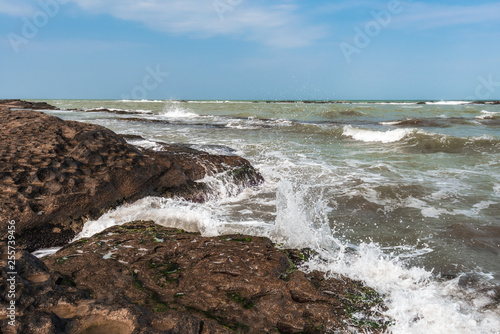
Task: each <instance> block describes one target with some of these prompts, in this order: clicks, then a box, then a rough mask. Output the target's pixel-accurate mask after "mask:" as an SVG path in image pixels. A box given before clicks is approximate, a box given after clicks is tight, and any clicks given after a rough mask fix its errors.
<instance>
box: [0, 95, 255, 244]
mask: <svg viewBox="0 0 500 334" xmlns="http://www.w3.org/2000/svg"><path fill="white" fill-rule="evenodd" d="M18 104H19V103H18V102H9V103H7V104H6V105H3V106H2V105H0V152H1V156H0V187H1V189H2V191H1V192H0V203H1V204H0V222H1V223H0V235H2V236H5V235H6V234H5V231H6V225H7V223H6V222H7V221H9V220H15V221H16V233H17V242H18V246H23V247H26V248H27V249H28V250H34V249H38V248H44V247H50V246H55V245H62V244H64V243H65V242H67V241H69V240H70V239H71V238H73V236H74V235H75V234H76V233H77V232H79V231H80V230H81V227H82V225H83V222H84V221H85V220H86V219H87V218H97V217H98V216H100V215H101V214H102V213H104V212H105V211H106V210H108V209H111V208H113V207H116V206H117V205H119V204H121V203H123V202H125V201H132V200H136V199H139V198H141V197H144V196H148V195H161V196H167V197H174V196H179V197H184V198H186V199H190V200H194V201H203V200H204V199H205V198H206V196H207V192H208V191H209V189H208V188H207V187H206V186H205V185H204V184H203V183H197V182H195V181H196V180H199V179H201V178H203V177H204V176H205V175H207V174H215V173H221V172H227V174H228V177H229V178H231V179H232V180H233V181H235V182H237V183H238V184H239V185H240V186H241V187H245V186H252V185H256V184H258V183H259V182H261V181H262V177H261V176H260V175H259V174H258V173H257V172H256V171H255V170H254V169H253V167H252V166H251V165H250V163H249V162H248V161H246V160H245V159H243V158H240V157H236V156H216V155H210V154H208V153H205V152H201V151H196V150H193V149H189V148H186V147H181V146H175V145H168V146H166V147H165V150H164V151H163V152H155V151H148V150H141V149H138V148H137V147H135V146H133V145H130V144H128V143H127V142H126V141H125V139H123V138H122V137H121V136H119V135H117V134H115V133H114V132H112V131H110V130H108V129H106V128H104V127H102V126H98V125H93V124H85V123H80V122H72V121H63V120H61V119H59V118H57V117H54V116H49V115H47V114H44V113H40V112H35V111H30V110H9V109H8V108H9V107H13V106H15V107H16V108H18V107H19V106H18Z"/></svg>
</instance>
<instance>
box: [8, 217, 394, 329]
mask: <svg viewBox="0 0 500 334" xmlns="http://www.w3.org/2000/svg"><path fill="white" fill-rule="evenodd" d="M2 246H3V245H2ZM1 249H2V250H3V249H5V248H1ZM308 256H310V253H308V252H306V251H298V250H280V249H277V248H275V247H274V246H273V244H272V243H271V241H270V240H269V239H267V238H261V237H252V236H245V235H226V236H219V237H201V236H200V235H199V234H196V233H187V232H185V231H183V230H178V229H173V228H166V227H163V226H159V225H156V224H154V223H153V222H144V221H137V222H131V223H127V224H124V225H122V226H114V227H111V228H109V229H107V230H105V231H103V232H101V233H100V234H98V235H95V236H93V237H92V238H89V239H82V240H79V241H77V242H74V243H72V244H69V245H67V246H65V247H64V248H63V249H61V250H60V251H59V252H57V253H56V254H54V255H52V256H50V257H46V258H44V259H43V262H42V261H40V260H38V259H36V258H34V257H33V256H32V255H30V254H28V253H26V252H21V253H20V254H19V259H18V260H17V271H18V273H19V275H18V277H19V278H18V289H17V291H18V297H17V310H18V317H17V322H18V328H17V329H18V333H109V334H115V333H116V334H117V333H134V334H135V333H179V334H181V333H182V334H199V333H277V334H278V333H351V332H364V333H380V332H382V331H383V330H384V329H385V328H386V325H387V322H386V321H385V320H383V318H380V319H379V314H378V312H379V311H381V310H383V308H384V306H383V303H382V300H381V298H380V296H379V295H378V294H377V293H376V292H375V291H373V290H372V289H370V288H368V287H365V286H364V285H363V284H362V283H360V282H357V281H353V280H350V279H347V278H345V277H341V276H339V277H338V278H328V277H327V276H326V275H325V274H324V273H321V272H317V271H315V272H312V273H304V272H302V271H300V270H297V265H300V263H301V262H302V261H303V260H306V259H307V257H308ZM2 259H3V260H5V255H4V256H3V257H2ZM4 264H5V261H3V262H2V267H1V269H0V270H1V273H2V281H1V282H0V290H1V291H5V290H6V289H7V288H8V287H7V284H8V283H7V282H6V279H4V278H6V277H7V274H6V272H5V270H6V269H5V265H4ZM6 298H7V297H6V294H2V295H1V296H0V306H1V308H0V325H1V326H2V328H6V327H7V326H4V325H5V324H6V322H7V321H8V320H9V319H8V317H7V315H8V314H7V313H6V312H5V310H6V307H4V306H6V305H7V303H8V300H7V299H6ZM1 312H4V313H1ZM354 315H356V317H355V316H354ZM360 315H364V317H362V316H360ZM374 319H375V320H374ZM377 319H379V320H377Z"/></svg>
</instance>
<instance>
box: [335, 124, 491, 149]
mask: <svg viewBox="0 0 500 334" xmlns="http://www.w3.org/2000/svg"><path fill="white" fill-rule="evenodd" d="M342 136H345V137H350V138H352V139H354V140H357V141H362V142H365V143H376V142H379V143H383V144H387V143H396V142H400V143H401V144H403V145H404V148H405V149H408V150H412V151H418V152H422V153H436V152H444V153H462V152H498V151H500V140H499V139H498V138H496V137H492V136H480V137H453V136H448V135H442V134H437V133H431V132H427V131H424V130H420V129H415V128H406V129H395V130H389V131H376V130H368V129H361V128H355V127H353V126H351V125H346V126H344V128H343V133H342Z"/></svg>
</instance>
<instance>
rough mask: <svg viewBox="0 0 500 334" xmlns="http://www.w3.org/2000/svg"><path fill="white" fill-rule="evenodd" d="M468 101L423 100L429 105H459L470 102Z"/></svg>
mask: <svg viewBox="0 0 500 334" xmlns="http://www.w3.org/2000/svg"><path fill="white" fill-rule="evenodd" d="M470 103H471V102H470V101H436V102H425V104H430V105H442V106H459V105H462V104H470Z"/></svg>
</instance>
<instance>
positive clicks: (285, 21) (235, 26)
mask: <svg viewBox="0 0 500 334" xmlns="http://www.w3.org/2000/svg"><path fill="white" fill-rule="evenodd" d="M71 1H73V2H75V3H77V4H78V5H79V6H80V7H81V8H83V9H84V10H87V11H89V12H92V13H106V14H110V15H112V16H114V17H116V18H119V19H123V20H130V21H137V22H141V23H143V24H145V25H147V26H149V27H151V28H153V29H156V30H160V31H165V32H168V33H179V34H188V35H191V36H196V37H211V36H216V35H226V36H233V37H238V38H243V39H246V40H253V41H258V42H261V43H264V44H268V45H272V46H276V47H283V48H289V47H290V48H291V47H301V46H305V45H309V44H312V43H313V42H314V41H316V40H318V39H320V38H322V37H324V36H326V29H324V28H323V27H321V26H319V25H315V24H308V23H306V22H304V20H303V19H302V18H301V17H300V15H299V14H298V13H297V12H298V11H299V9H300V8H298V7H297V6H295V5H294V4H293V3H291V2H290V1H287V2H286V3H285V4H279V3H278V4H275V5H267V6H263V5H258V4H256V3H255V2H254V1H248V0H246V1H245V0H242V1H234V0H233V1H228V0H163V1H162V0H107V1H102V0H71ZM221 3H223V4H226V6H222V7H217V4H219V5H220V4H221ZM231 3H232V4H234V5H232V6H231V5H230V4H231Z"/></svg>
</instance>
